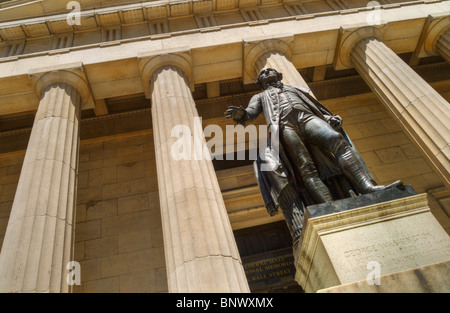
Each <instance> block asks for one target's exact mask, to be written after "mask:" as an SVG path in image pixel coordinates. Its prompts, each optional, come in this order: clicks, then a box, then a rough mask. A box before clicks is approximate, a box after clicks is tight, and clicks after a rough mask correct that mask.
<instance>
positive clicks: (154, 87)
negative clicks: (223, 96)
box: [144, 57, 249, 292]
mask: <svg viewBox="0 0 450 313" xmlns="http://www.w3.org/2000/svg"><path fill="white" fill-rule="evenodd" d="M175 59H177V58H176V57H175ZM162 61H164V60H162ZM151 63H152V61H150V62H148V64H151ZM153 63H154V64H158V63H159V62H153ZM159 64H161V63H159ZM144 71H145V70H144ZM150 81H151V99H152V123H153V134H154V142H155V155H156V165H157V176H158V188H159V194H160V203H161V218H162V224H163V235H164V250H165V254H166V267H167V278H168V287H169V292H249V287H248V283H247V279H246V276H245V272H244V269H243V266H242V263H241V259H240V256H239V252H238V249H237V246H236V242H235V239H234V235H233V231H232V229H231V225H230V222H229V219H228V214H227V211H226V208H225V204H224V201H223V198H222V194H221V191H220V188H219V184H218V181H217V177H216V174H215V171H214V168H213V165H212V162H211V160H208V159H206V158H205V157H204V156H201V157H199V155H197V156H194V152H193V151H192V153H188V155H186V156H185V159H181V160H177V159H178V156H174V151H173V149H174V148H173V147H174V144H175V142H176V141H177V140H186V141H185V142H186V143H190V146H191V147H192V148H194V145H195V139H193V137H192V136H191V135H195V134H197V135H198V134H200V136H197V137H198V138H197V139H199V140H200V142H201V143H202V146H203V143H204V141H205V140H204V136H203V131H202V128H201V123H195V122H194V118H195V117H198V113H197V109H196V107H195V103H194V100H193V98H192V94H191V91H190V89H189V84H188V79H187V77H186V75H185V72H184V71H183V70H181V69H180V67H177V66H174V65H166V66H163V67H160V68H157V69H156V70H155V71H152V74H151V77H150ZM181 125H185V127H187V130H188V133H185V134H183V135H184V136H185V137H183V138H182V139H177V138H176V137H173V136H177V135H179V134H178V133H176V134H175V133H173V132H172V131H173V130H174V129H177V127H180V126H181ZM179 129H180V128H179ZM185 129H186V128H185ZM177 151H178V150H177ZM175 153H176V151H175Z"/></svg>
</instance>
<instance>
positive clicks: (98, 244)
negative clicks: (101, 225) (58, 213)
mask: <svg viewBox="0 0 450 313" xmlns="http://www.w3.org/2000/svg"><path fill="white" fill-rule="evenodd" d="M116 254H119V238H118V236H111V237H102V238H99V239H94V240H88V241H86V244H85V249H84V258H85V259H86V260H89V259H96V258H101V257H107V256H112V255H116Z"/></svg>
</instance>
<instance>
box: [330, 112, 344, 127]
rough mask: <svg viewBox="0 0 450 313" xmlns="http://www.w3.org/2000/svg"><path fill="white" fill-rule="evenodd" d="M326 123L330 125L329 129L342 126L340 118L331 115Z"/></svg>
mask: <svg viewBox="0 0 450 313" xmlns="http://www.w3.org/2000/svg"><path fill="white" fill-rule="evenodd" d="M328 122H329V123H330V125H331V127H333V128H338V127H341V126H342V117H340V116H339V115H333V116H332V117H331V118H330V119H329V120H328Z"/></svg>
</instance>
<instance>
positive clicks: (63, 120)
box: [0, 72, 82, 292]
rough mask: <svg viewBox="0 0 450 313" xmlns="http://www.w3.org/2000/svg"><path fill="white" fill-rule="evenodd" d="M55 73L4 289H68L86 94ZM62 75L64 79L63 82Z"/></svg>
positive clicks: (7, 247) (19, 200)
mask: <svg viewBox="0 0 450 313" xmlns="http://www.w3.org/2000/svg"><path fill="white" fill-rule="evenodd" d="M73 76H75V77H78V76H77V75H76V74H73V73H70V72H51V73H48V74H44V75H43V76H41V77H40V78H39V80H38V82H37V88H38V92H39V94H40V102H39V107H38V110H37V113H36V117H35V120H34V124H33V129H32V132H31V136H30V140H29V143H28V147H27V151H26V154H25V159H24V162H23V165H22V171H21V174H20V179H19V183H18V186H17V191H16V195H15V198H14V203H13V206H12V209H11V215H10V218H9V222H8V226H7V230H6V234H5V238H4V242H3V248H2V253H1V255H0V292H67V291H69V285H68V284H67V283H66V275H67V274H66V273H67V272H68V271H67V270H66V266H67V264H68V262H69V261H71V257H72V250H73V249H72V239H73V230H74V229H73V222H74V213H75V210H74V209H75V197H76V175H77V164H78V146H79V120H80V110H81V105H82V94H81V93H80V92H79V91H78V90H77V89H76V88H75V87H74V85H77V83H74V84H70V83H69V81H68V80H66V79H65V78H67V77H69V78H70V77H73ZM59 78H61V80H60V81H59V82H58V80H59Z"/></svg>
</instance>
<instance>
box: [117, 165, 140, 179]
mask: <svg viewBox="0 0 450 313" xmlns="http://www.w3.org/2000/svg"><path fill="white" fill-rule="evenodd" d="M145 173H146V172H145V162H144V161H135V162H130V163H123V164H119V165H117V180H118V181H123V180H129V179H135V178H142V177H144V176H145Z"/></svg>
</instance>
